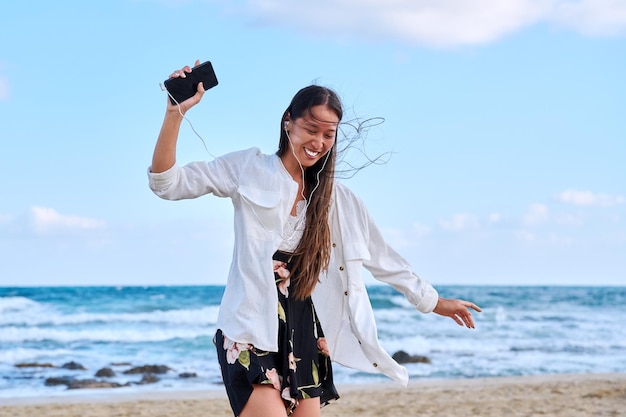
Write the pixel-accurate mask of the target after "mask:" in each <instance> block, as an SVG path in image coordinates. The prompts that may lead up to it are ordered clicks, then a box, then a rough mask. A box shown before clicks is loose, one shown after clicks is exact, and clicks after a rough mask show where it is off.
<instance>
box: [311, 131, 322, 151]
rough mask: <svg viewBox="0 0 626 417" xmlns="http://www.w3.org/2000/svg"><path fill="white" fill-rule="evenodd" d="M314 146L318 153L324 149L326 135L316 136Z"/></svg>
mask: <svg viewBox="0 0 626 417" xmlns="http://www.w3.org/2000/svg"><path fill="white" fill-rule="evenodd" d="M313 145H314V146H315V150H316V151H321V150H323V148H324V135H323V134H319V135H315V137H314V138H313Z"/></svg>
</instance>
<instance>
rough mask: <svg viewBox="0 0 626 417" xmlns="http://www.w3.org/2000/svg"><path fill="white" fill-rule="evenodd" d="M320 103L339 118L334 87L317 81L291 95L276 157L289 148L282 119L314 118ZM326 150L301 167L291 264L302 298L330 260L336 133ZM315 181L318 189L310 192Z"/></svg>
mask: <svg viewBox="0 0 626 417" xmlns="http://www.w3.org/2000/svg"><path fill="white" fill-rule="evenodd" d="M319 105H324V106H327V107H328V109H330V110H331V111H333V112H334V113H335V114H336V115H337V117H338V118H339V121H341V118H342V117H343V108H342V105H341V100H340V99H339V97H338V96H337V94H336V93H335V92H334V91H332V90H330V89H328V88H326V87H321V86H317V85H311V86H308V87H305V88H303V89H301V90H300V91H298V92H297V93H296V95H295V96H294V97H293V99H292V101H291V104H290V105H289V107H287V109H286V110H285V113H284V114H283V117H282V119H281V122H280V142H279V145H278V151H277V152H276V154H277V155H278V156H279V157H282V156H283V155H285V153H286V152H291V150H290V148H289V146H290V144H289V138H288V137H287V133H286V132H285V130H284V128H283V123H284V121H285V120H288V119H291V120H296V119H298V118H300V117H303V116H308V117H310V118H311V119H314V117H313V114H312V113H311V108H312V107H315V106H319ZM337 131H339V129H337ZM328 152H329V155H328V159H327V160H326V155H325V156H323V157H322V158H320V160H319V161H317V162H316V163H315V164H314V165H313V166H311V167H309V168H307V169H306V170H305V171H304V190H305V196H306V198H307V200H309V204H308V208H307V211H306V226H305V229H304V233H303V235H302V239H301V240H300V243H299V244H298V246H297V247H296V249H295V251H294V263H293V265H292V267H291V273H292V274H291V276H292V278H291V287H292V288H293V291H292V294H293V295H294V296H295V297H296V298H297V299H301V300H302V299H305V298H307V297H309V296H310V295H311V294H312V293H313V289H314V288H315V285H316V284H317V283H318V281H319V277H320V274H321V273H322V272H323V271H325V270H326V269H328V264H329V262H330V251H331V248H330V246H331V239H330V224H329V221H328V216H329V211H330V202H331V197H332V192H333V181H334V172H335V163H336V159H337V138H336V137H335V144H334V145H333V147H332V148H331V149H330V150H329V151H328ZM318 177H319V185H317V181H318ZM316 185H317V189H316V190H315V192H314V193H313V194H312V195H311V194H310V193H311V191H313V189H314V188H315V187H316Z"/></svg>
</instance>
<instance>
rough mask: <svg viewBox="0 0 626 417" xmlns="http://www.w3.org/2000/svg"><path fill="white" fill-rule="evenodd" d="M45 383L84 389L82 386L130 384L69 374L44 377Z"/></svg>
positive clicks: (105, 386) (113, 386)
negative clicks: (81, 377)
mask: <svg viewBox="0 0 626 417" xmlns="http://www.w3.org/2000/svg"><path fill="white" fill-rule="evenodd" d="M46 385H47V386H49V387H51V386H56V385H65V386H66V387H67V389H84V388H119V387H126V386H129V385H130V384H128V383H127V384H119V383H117V382H109V381H103V380H101V379H76V378H74V377H71V376H62V377H51V378H47V379H46Z"/></svg>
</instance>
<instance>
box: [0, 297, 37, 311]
mask: <svg viewBox="0 0 626 417" xmlns="http://www.w3.org/2000/svg"><path fill="white" fill-rule="evenodd" d="M39 306H40V304H39V303H38V302H36V301H33V300H31V299H30V298H26V297H0V314H2V315H4V314H11V313H19V312H23V311H24V310H29V309H33V308H37V307H39Z"/></svg>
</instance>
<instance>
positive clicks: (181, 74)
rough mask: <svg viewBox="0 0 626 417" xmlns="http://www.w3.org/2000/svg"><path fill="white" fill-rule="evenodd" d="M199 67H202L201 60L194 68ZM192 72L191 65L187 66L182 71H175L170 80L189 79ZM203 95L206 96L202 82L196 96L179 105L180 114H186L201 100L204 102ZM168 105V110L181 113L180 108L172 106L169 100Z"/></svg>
mask: <svg viewBox="0 0 626 417" xmlns="http://www.w3.org/2000/svg"><path fill="white" fill-rule="evenodd" d="M198 65H200V60H196V63H195V64H194V66H198ZM191 71H192V68H191V67H190V66H189V65H186V66H184V67H182V68H181V69H179V70H176V71H174V72H173V73H172V74H171V75H170V78H187V74H189V73H191ZM203 95H204V85H203V84H202V83H201V82H200V83H198V90H197V91H196V94H194V95H193V96H191V97H189V98H188V99H187V100H185V101H183V102H181V103H179V104H180V112H181V113H183V114H185V113H186V112H187V110H189V109H190V108H192V107H193V106H195V105H196V104H198V103H199V102H200V100H202V96H203ZM167 103H168V105H167V108H168V110H175V111H176V112H178V111H179V109H178V106H176V105H175V104H172V103H171V102H170V100H169V99H168V100H167Z"/></svg>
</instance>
